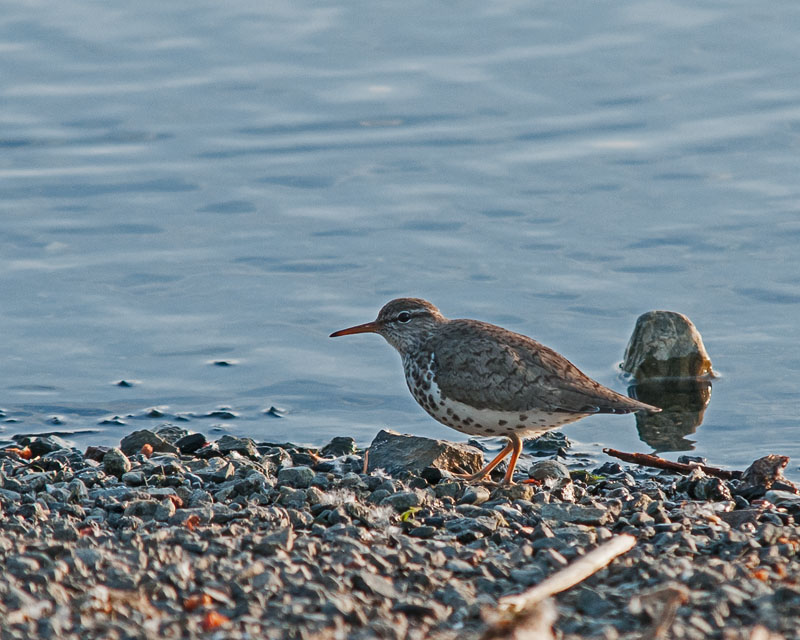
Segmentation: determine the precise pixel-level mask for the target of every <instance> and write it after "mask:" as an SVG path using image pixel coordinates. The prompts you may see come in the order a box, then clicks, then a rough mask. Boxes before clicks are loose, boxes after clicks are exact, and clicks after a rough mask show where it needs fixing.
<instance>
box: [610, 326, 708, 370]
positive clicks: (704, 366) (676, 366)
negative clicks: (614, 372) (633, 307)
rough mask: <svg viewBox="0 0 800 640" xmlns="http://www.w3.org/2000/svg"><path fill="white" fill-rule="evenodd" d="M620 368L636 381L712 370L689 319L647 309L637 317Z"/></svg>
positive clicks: (701, 343)
mask: <svg viewBox="0 0 800 640" xmlns="http://www.w3.org/2000/svg"><path fill="white" fill-rule="evenodd" d="M622 369H623V370H624V371H627V372H628V373H630V374H632V375H633V376H634V378H636V380H637V381H638V382H641V381H643V380H647V379H648V378H685V377H691V378H694V377H697V376H703V375H707V374H710V373H712V371H711V359H710V358H709V357H708V353H707V352H706V348H705V346H704V345H703V339H702V338H701V337H700V333H699V332H698V331H697V329H696V328H695V326H694V324H692V321H691V320H689V318H687V317H686V316H685V315H683V314H681V313H676V312H674V311H649V312H647V313H645V314H642V315H641V316H639V319H638V320H637V321H636V327H635V328H634V330H633V335H632V336H631V339H630V341H629V342H628V347H627V348H626V349H625V361H624V363H623V365H622Z"/></svg>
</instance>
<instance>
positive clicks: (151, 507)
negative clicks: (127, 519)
mask: <svg viewBox="0 0 800 640" xmlns="http://www.w3.org/2000/svg"><path fill="white" fill-rule="evenodd" d="M159 505H160V503H159V501H158V500H134V501H133V502H130V503H129V504H128V506H127V507H125V515H126V516H136V517H137V518H142V519H143V520H149V519H152V518H154V517H155V515H156V510H157V509H158V507H159Z"/></svg>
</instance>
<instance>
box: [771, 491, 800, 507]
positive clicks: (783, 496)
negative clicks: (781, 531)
mask: <svg viewBox="0 0 800 640" xmlns="http://www.w3.org/2000/svg"><path fill="white" fill-rule="evenodd" d="M764 499H765V500H767V501H768V502H771V503H772V504H774V505H775V506H777V507H788V508H790V509H791V510H792V512H796V511H797V510H800V496H799V495H797V494H794V493H791V492H789V491H775V490H770V491H767V492H766V493H765V494H764Z"/></svg>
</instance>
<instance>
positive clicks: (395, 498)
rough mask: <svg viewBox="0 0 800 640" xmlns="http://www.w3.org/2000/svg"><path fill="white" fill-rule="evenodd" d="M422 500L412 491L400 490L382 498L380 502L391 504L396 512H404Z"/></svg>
mask: <svg viewBox="0 0 800 640" xmlns="http://www.w3.org/2000/svg"><path fill="white" fill-rule="evenodd" d="M421 502H422V501H421V500H420V497H419V495H418V494H417V493H415V492H414V491H400V492H398V493H393V494H392V495H390V496H388V497H386V498H384V499H383V501H382V504H388V505H391V506H392V507H393V508H394V510H395V511H397V512H398V513H404V512H406V511H408V510H409V509H410V508H411V507H418V506H419V505H420V503H421Z"/></svg>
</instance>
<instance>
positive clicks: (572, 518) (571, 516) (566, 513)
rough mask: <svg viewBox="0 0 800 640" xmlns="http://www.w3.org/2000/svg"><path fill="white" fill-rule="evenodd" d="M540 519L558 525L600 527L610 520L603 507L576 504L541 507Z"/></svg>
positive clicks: (607, 511)
mask: <svg viewBox="0 0 800 640" xmlns="http://www.w3.org/2000/svg"><path fill="white" fill-rule="evenodd" d="M542 518H544V519H545V520H555V521H556V522H559V523H564V522H569V523H572V524H592V525H602V524H605V523H606V522H608V521H609V520H610V519H611V513H610V512H609V510H608V509H606V508H603V507H585V506H582V505H577V504H545V505H542Z"/></svg>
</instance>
